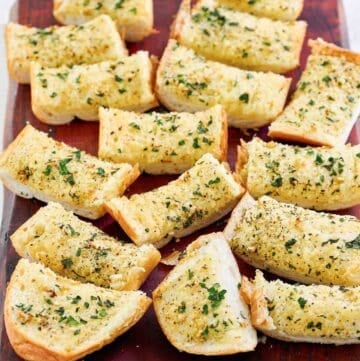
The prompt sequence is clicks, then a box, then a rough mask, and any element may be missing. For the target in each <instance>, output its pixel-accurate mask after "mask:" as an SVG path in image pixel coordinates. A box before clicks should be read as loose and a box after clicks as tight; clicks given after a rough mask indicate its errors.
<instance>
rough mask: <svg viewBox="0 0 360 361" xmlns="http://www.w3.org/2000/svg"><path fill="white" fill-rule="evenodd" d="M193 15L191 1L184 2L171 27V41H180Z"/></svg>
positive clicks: (185, 0)
mask: <svg viewBox="0 0 360 361" xmlns="http://www.w3.org/2000/svg"><path fill="white" fill-rule="evenodd" d="M190 13H191V0H183V1H182V2H181V3H180V6H179V10H178V12H177V14H176V16H175V19H174V21H173V23H172V24H171V27H170V39H175V40H178V39H179V37H180V35H181V33H182V29H183V27H184V26H185V23H186V21H187V20H188V18H189V17H190Z"/></svg>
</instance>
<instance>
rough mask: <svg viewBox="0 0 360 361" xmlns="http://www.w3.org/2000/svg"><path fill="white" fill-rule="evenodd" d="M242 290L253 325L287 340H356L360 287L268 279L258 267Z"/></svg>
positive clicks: (329, 341) (337, 341)
mask: <svg viewBox="0 0 360 361" xmlns="http://www.w3.org/2000/svg"><path fill="white" fill-rule="evenodd" d="M241 293H242V295H243V297H244V299H245V300H247V302H248V303H249V304H250V305H251V306H250V308H251V317H252V323H253V325H254V326H255V327H256V328H258V329H260V330H262V331H263V332H265V333H266V334H269V335H271V336H273V337H276V338H279V339H283V340H286V341H305V342H318V343H337V344H344V343H359V337H358V336H359V322H360V287H348V288H347V287H341V286H322V285H311V286H304V285H290V284H286V283H284V282H282V281H280V280H276V281H271V282H268V281H266V280H265V278H264V276H263V274H262V273H261V272H260V271H256V277H255V279H254V281H253V283H252V284H249V281H248V280H247V279H246V278H245V277H244V279H243V282H242V285H241Z"/></svg>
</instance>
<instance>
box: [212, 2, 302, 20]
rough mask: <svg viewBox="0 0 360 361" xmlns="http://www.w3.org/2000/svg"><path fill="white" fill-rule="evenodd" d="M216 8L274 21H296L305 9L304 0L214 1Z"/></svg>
mask: <svg viewBox="0 0 360 361" xmlns="http://www.w3.org/2000/svg"><path fill="white" fill-rule="evenodd" d="M213 1H214V3H215V4H216V6H222V7H227V8H229V9H233V10H236V11H241V12H244V13H250V14H252V15H255V16H259V17H266V18H270V19H274V20H282V21H292V20H296V19H297V18H298V17H299V16H300V14H301V12H302V10H303V7H304V0H261V1H257V0H255V1H254V0H253V1H249V0H213Z"/></svg>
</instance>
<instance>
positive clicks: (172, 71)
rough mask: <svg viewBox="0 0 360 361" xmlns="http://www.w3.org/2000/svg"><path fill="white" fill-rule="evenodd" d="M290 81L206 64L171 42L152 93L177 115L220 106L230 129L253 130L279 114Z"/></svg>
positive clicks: (212, 62) (212, 63)
mask: <svg viewBox="0 0 360 361" xmlns="http://www.w3.org/2000/svg"><path fill="white" fill-rule="evenodd" d="M290 82H291V80H290V79H287V78H285V77H283V76H281V75H278V74H273V73H260V72H253V71H246V70H241V69H238V68H235V67H230V66H227V65H225V64H221V63H218V62H215V61H211V60H207V59H205V58H204V57H202V56H201V55H199V54H198V53H196V52H194V51H193V50H191V49H189V48H186V47H184V46H181V45H180V44H179V43H178V42H176V41H175V40H169V43H168V45H167V47H166V49H165V51H164V54H163V56H162V58H161V62H160V65H159V69H158V74H157V79H156V91H157V94H158V96H159V98H160V100H161V102H162V103H163V104H164V105H165V106H166V107H168V108H170V109H172V110H177V111H188V110H189V109H190V110H191V111H198V110H203V109H206V108H208V107H210V106H213V105H216V104H221V105H222V106H223V107H224V109H225V111H226V113H227V116H228V122H229V125H231V126H236V127H240V128H253V127H258V126H261V125H264V124H267V123H269V122H270V121H271V120H273V119H274V118H276V116H277V115H279V114H280V112H281V111H282V110H283V107H284V105H285V101H286V97H287V93H288V90H289V86H290Z"/></svg>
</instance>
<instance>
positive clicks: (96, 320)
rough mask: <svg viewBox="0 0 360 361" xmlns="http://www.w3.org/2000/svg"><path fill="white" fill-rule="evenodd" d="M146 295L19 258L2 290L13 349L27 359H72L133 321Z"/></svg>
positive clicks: (139, 314)
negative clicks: (89, 281) (61, 273)
mask: <svg viewBox="0 0 360 361" xmlns="http://www.w3.org/2000/svg"><path fill="white" fill-rule="evenodd" d="M150 304H151V300H150V299H149V298H148V297H146V295H145V294H144V293H143V292H141V291H121V292H120V291H115V290H109V289H105V288H101V287H96V286H94V285H91V284H83V283H79V282H75V281H73V280H69V279H67V278H64V277H60V276H57V275H56V274H55V273H54V272H52V271H51V270H50V269H48V268H46V267H44V266H42V265H39V264H37V263H30V262H29V261H27V260H25V259H21V260H20V261H19V263H18V264H17V266H16V268H15V271H14V272H13V274H12V276H11V280H10V282H9V284H8V287H7V290H6V296H5V306H4V317H5V327H6V332H7V335H8V337H9V341H10V343H11V345H12V347H13V348H14V350H15V352H16V353H17V354H18V355H19V356H20V357H21V358H23V359H26V360H31V361H42V360H57V361H74V360H79V359H82V358H83V357H85V355H88V354H90V353H92V352H94V351H96V350H99V349H101V348H102V347H103V346H105V345H107V344H109V343H110V342H112V341H114V340H115V338H117V337H118V336H120V335H121V334H123V333H124V332H126V331H127V330H128V329H130V328H131V327H132V326H134V325H135V324H136V323H137V322H138V321H139V320H140V319H141V317H142V316H143V315H144V313H145V312H146V310H147V308H148V307H149V305H150Z"/></svg>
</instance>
